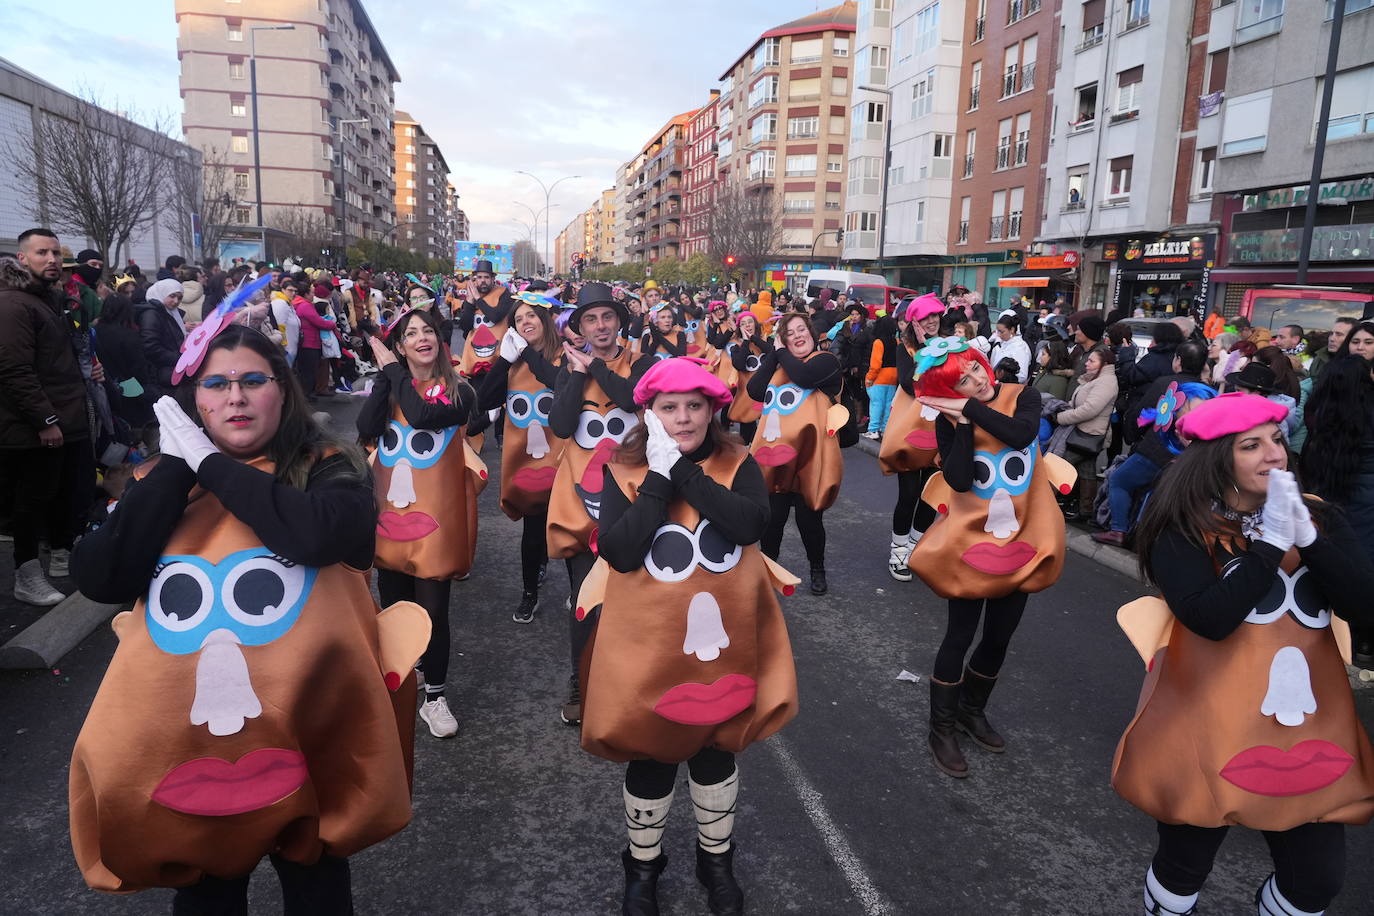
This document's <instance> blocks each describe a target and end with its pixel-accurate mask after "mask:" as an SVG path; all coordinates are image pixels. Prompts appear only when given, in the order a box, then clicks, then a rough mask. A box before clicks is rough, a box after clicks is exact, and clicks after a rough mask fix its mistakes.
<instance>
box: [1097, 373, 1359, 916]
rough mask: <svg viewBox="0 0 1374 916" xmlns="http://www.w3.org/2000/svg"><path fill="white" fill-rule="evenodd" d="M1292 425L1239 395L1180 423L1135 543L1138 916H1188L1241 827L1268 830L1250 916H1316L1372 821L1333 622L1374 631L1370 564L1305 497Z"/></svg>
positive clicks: (1133, 747)
mask: <svg viewBox="0 0 1374 916" xmlns="http://www.w3.org/2000/svg"><path fill="white" fill-rule="evenodd" d="M1285 412H1286V411H1285V409H1284V408H1283V407H1282V406H1280V405H1278V404H1275V403H1273V402H1272V401H1268V400H1266V399H1264V398H1261V397H1258V396H1256V395H1251V394H1242V393H1235V394H1227V395H1221V396H1219V397H1216V398H1213V399H1211V400H1210V401H1207V402H1205V403H1203V404H1201V405H1199V406H1198V407H1197V408H1195V409H1194V410H1192V411H1191V412H1190V413H1189V414H1188V415H1187V416H1185V417H1183V418H1182V419H1181V420H1180V421H1179V425H1180V427H1181V432H1182V433H1183V435H1184V436H1185V437H1186V438H1187V439H1188V440H1189V442H1190V444H1189V445H1188V447H1187V448H1186V449H1184V451H1183V454H1182V455H1181V456H1180V457H1179V458H1178V460H1177V461H1176V462H1175V463H1174V466H1173V467H1172V468H1170V469H1169V471H1168V472H1166V473H1165V475H1164V476H1163V478H1162V479H1161V481H1160V484H1159V486H1158V487H1156V488H1155V492H1154V495H1153V496H1152V497H1151V499H1150V501H1149V503H1148V504H1147V505H1146V507H1145V511H1144V514H1143V516H1142V518H1141V521H1140V525H1139V528H1138V534H1137V550H1138V552H1139V555H1140V564H1141V570H1142V572H1143V573H1144V574H1145V577H1146V578H1147V579H1148V580H1149V581H1150V583H1151V584H1153V585H1155V586H1156V587H1158V588H1159V590H1160V592H1161V593H1162V595H1163V599H1162V600H1160V599H1158V598H1145V599H1141V600H1139V601H1136V602H1133V603H1132V604H1130V605H1127V606H1126V607H1124V608H1122V609H1121V610H1120V612H1119V613H1118V620H1120V621H1121V624H1122V627H1123V629H1125V630H1126V632H1127V634H1128V635H1129V636H1130V638H1131V642H1132V643H1133V644H1134V645H1135V646H1136V647H1137V649H1138V650H1139V651H1140V654H1141V657H1142V659H1143V660H1144V661H1145V662H1146V665H1147V672H1148V673H1147V674H1146V677H1145V683H1144V686H1143V687H1142V689H1141V697H1140V701H1139V703H1138V705H1137V708H1136V714H1135V716H1134V718H1133V719H1132V720H1131V723H1130V725H1129V726H1127V729H1126V732H1125V734H1124V735H1122V738H1121V741H1120V743H1119V744H1118V746H1117V750H1116V758H1115V760H1114V762H1113V766H1112V786H1113V787H1114V788H1115V789H1116V791H1117V792H1118V793H1119V794H1120V795H1121V796H1122V797H1123V798H1125V799H1126V800H1127V801H1129V802H1130V803H1131V804H1133V805H1135V806H1136V807H1137V808H1139V809H1140V810H1141V811H1143V812H1145V813H1146V814H1147V815H1149V816H1150V817H1153V818H1154V819H1155V820H1156V821H1157V831H1158V835H1159V845H1158V847H1157V849H1156V852H1155V855H1154V859H1153V862H1152V863H1151V866H1150V868H1149V870H1148V871H1147V873H1146V875H1145V891H1144V897H1145V911H1146V912H1147V913H1154V914H1164V916H1170V914H1186V913H1192V912H1195V906H1196V904H1197V899H1198V894H1199V892H1200V891H1201V889H1202V886H1203V884H1204V883H1205V882H1206V880H1207V876H1208V874H1209V873H1210V872H1211V869H1212V862H1213V860H1214V858H1215V857H1216V854H1217V851H1218V849H1219V848H1220V846H1221V843H1222V841H1223V840H1224V839H1225V837H1226V833H1227V830H1228V829H1229V828H1230V827H1231V826H1233V825H1239V826H1243V827H1249V828H1251V829H1253V830H1260V831H1263V833H1264V839H1265V842H1266V843H1267V844H1268V846H1269V852H1270V856H1271V857H1272V859H1273V863H1274V871H1273V873H1271V874H1270V875H1269V876H1268V878H1266V879H1265V880H1264V881H1263V882H1262V883H1261V885H1260V887H1259V889H1258V890H1257V892H1256V894H1255V900H1256V903H1257V905H1258V911H1259V913H1260V916H1295V914H1319V913H1321V912H1323V911H1325V909H1326V908H1327V906H1328V905H1329V904H1330V903H1331V901H1332V899H1333V898H1334V897H1335V896H1336V894H1337V893H1338V892H1339V891H1340V888H1341V883H1342V881H1343V878H1344V872H1345V827H1344V825H1345V824H1363V823H1365V822H1367V821H1368V820H1369V819H1370V816H1371V814H1374V748H1371V747H1370V743H1369V738H1368V737H1367V736H1366V734H1365V731H1364V728H1363V726H1362V725H1361V724H1360V720H1359V718H1358V716H1357V715H1356V712H1355V708H1354V700H1353V697H1352V695H1351V691H1350V683H1349V680H1348V679H1347V677H1346V673H1345V665H1344V663H1343V662H1342V659H1341V648H1340V636H1339V635H1338V633H1337V630H1336V624H1337V622H1338V621H1337V620H1336V619H1335V617H1339V618H1341V619H1343V620H1348V621H1350V622H1352V623H1357V622H1358V623H1365V622H1368V621H1369V620H1370V619H1371V614H1370V610H1369V607H1370V606H1369V601H1368V596H1369V594H1370V592H1371V590H1374V566H1371V564H1370V563H1369V561H1368V559H1367V557H1366V556H1365V553H1364V551H1363V550H1362V549H1361V548H1360V546H1359V544H1358V543H1357V540H1356V536H1355V534H1354V532H1353V531H1352V530H1351V528H1350V526H1349V524H1348V523H1347V522H1346V520H1345V518H1344V514H1343V513H1341V512H1340V511H1339V510H1337V509H1335V508H1334V507H1331V506H1329V505H1327V504H1325V503H1322V502H1320V501H1318V500H1316V499H1312V498H1308V497H1304V496H1303V495H1302V493H1301V491H1300V489H1299V487H1298V483H1297V480H1296V478H1294V476H1293V475H1292V473H1290V472H1289V470H1288V468H1289V467H1291V456H1290V454H1289V452H1288V449H1287V447H1286V445H1285V442H1284V438H1283V434H1282V432H1281V431H1280V429H1279V423H1280V422H1281V421H1282V420H1283V418H1284V414H1285ZM1333 615H1334V617H1333Z"/></svg>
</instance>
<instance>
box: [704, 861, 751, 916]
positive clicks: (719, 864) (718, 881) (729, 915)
mask: <svg viewBox="0 0 1374 916" xmlns="http://www.w3.org/2000/svg"><path fill="white" fill-rule="evenodd" d="M734 861H735V847H733V846H731V847H730V848H729V849H727V850H726V851H725V852H722V853H713V852H707V851H706V850H704V849H702V848H701V846H700V844H698V845H697V880H698V881H700V882H701V884H702V887H704V888H706V905H707V906H708V907H710V909H711V916H738V914H740V913H743V912H744V891H742V890H740V886H739V883H738V882H737V881H735V871H734Z"/></svg>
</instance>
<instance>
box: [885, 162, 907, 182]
mask: <svg viewBox="0 0 1374 916" xmlns="http://www.w3.org/2000/svg"><path fill="white" fill-rule="evenodd" d="M905 183H906V166H904V165H894V166H893V167H892V168H890V169H888V170H887V184H888V187H891V186H892V185H894V184H905Z"/></svg>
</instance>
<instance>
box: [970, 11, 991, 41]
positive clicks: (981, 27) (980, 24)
mask: <svg viewBox="0 0 1374 916" xmlns="http://www.w3.org/2000/svg"><path fill="white" fill-rule="evenodd" d="M987 29H988V17H986V16H979V17H978V18H977V19H975V20H974V22H973V40H974V41H982V40H983V36H984V35H985V34H987Z"/></svg>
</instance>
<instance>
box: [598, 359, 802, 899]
mask: <svg viewBox="0 0 1374 916" xmlns="http://www.w3.org/2000/svg"><path fill="white" fill-rule="evenodd" d="M634 397H635V402H636V403H637V404H640V405H642V406H643V407H644V408H645V410H644V422H643V423H641V424H639V425H638V426H636V427H635V429H633V430H631V431H630V433H629V435H628V436H626V437H625V441H624V442H623V443H622V444H621V445H620V447H619V448H618V449H617V451H616V454H615V456H614V458H613V459H612V461H611V462H609V463H608V464H607V465H606V467H605V470H604V472H603V474H604V478H605V481H604V485H603V487H602V494H603V497H602V504H601V518H600V531H601V536H600V539H599V541H598V551H599V554H600V560H599V561H598V563H597V566H598V567H599V570H597V571H596V572H594V573H593V574H591V575H589V576H588V577H587V580H586V582H587V584H586V586H584V587H583V589H582V591H581V593H580V594H579V596H578V612H579V615H580V616H582V615H585V613H586V612H590V611H592V610H593V609H594V608H595V607H596V606H597V605H600V606H601V611H600V613H599V615H598V620H597V624H596V637H595V639H594V640H593V641H592V643H591V647H590V649H589V651H588V654H587V657H586V659H585V661H584V666H585V670H586V680H587V690H586V701H585V705H584V708H583V712H582V747H583V748H584V749H585V750H587V751H589V752H590V753H593V754H596V755H597V756H599V757H604V758H606V759H607V760H613V761H617V762H627V761H628V764H627V766H626V767H625V782H624V788H623V797H624V823H625V826H626V830H627V832H628V834H629V845H628V846H627V847H626V848H625V849H624V851H623V852H622V853H621V861H622V863H623V865H624V867H625V896H624V903H623V908H622V911H621V912H623V913H626V914H630V916H651V914H657V913H658V898H657V885H658V878H659V875H660V874H661V873H662V872H663V869H664V867H665V866H666V865H667V861H668V860H667V856H666V855H664V853H663V851H662V850H663V846H662V840H663V834H664V831H665V827H666V824H667V820H668V811H669V809H670V808H671V807H672V801H673V787H674V783H675V781H676V778H677V772H678V766H679V764H680V763H681V762H682V761H686V763H687V770H688V780H687V784H688V786H689V788H690V791H691V798H692V808H693V810H694V811H695V813H696V818H695V820H696V828H697V843H696V875H697V880H698V881H700V882H701V884H702V885H703V886H704V887H705V888H706V893H707V903H708V908H709V910H710V912H711V913H713V914H727V913H728V914H738V913H743V912H744V892H743V891H742V890H741V889H740V886H739V883H738V882H737V881H736V880H735V876H734V852H735V850H734V846H733V839H734V837H733V834H734V822H735V811H736V802H737V798H738V795H739V770H738V769H737V767H736V764H735V755H736V754H738V753H740V752H741V751H743V750H744V749H745V748H746V747H748V746H749V745H750V744H751V743H753V742H755V741H759V740H762V739H763V738H766V737H768V736H769V735H771V734H773V733H775V732H777V731H778V730H779V729H781V728H782V727H783V726H784V725H785V724H787V722H788V721H789V720H790V719H791V718H792V717H793V716H794V715H796V711H797V682H796V672H795V670H794V668H793V663H792V653H791V649H790V643H789V640H788V636H787V628H786V625H785V624H784V622H783V617H782V612H781V609H780V608H779V607H778V602H777V599H776V598H775V597H774V595H773V591H774V589H775V588H777V589H778V590H785V593H788V594H790V593H791V586H793V585H795V584H796V581H797V580H796V578H795V577H793V576H791V575H790V574H788V573H787V572H786V571H784V570H782V569H781V568H780V567H778V566H776V565H775V564H773V563H772V562H771V561H769V560H768V559H767V558H766V557H765V556H764V555H763V554H762V553H761V552H760V550H759V547H758V541H759V538H760V537H762V535H763V532H764V529H765V528H766V526H767V524H768V511H769V510H768V490H767V487H766V486H765V484H764V480H763V475H762V474H761V473H760V470H759V465H758V464H757V463H756V462H755V460H754V458H753V457H751V456H750V455H749V453H748V450H747V449H746V448H745V446H744V443H742V442H740V441H739V440H738V439H736V438H735V437H734V436H731V435H729V434H727V433H726V432H725V431H724V430H723V429H721V427H720V425H719V423H717V422H716V421H715V420H714V419H713V415H714V414H715V413H716V412H717V411H718V410H719V409H720V408H721V407H723V406H725V405H726V404H727V403H728V402H729V401H730V394H729V391H728V389H727V388H726V387H725V385H724V383H723V382H721V381H720V380H719V379H717V378H715V377H714V376H712V375H711V374H710V373H709V372H707V371H706V370H705V369H704V368H703V367H702V366H701V364H700V361H698V360H692V359H671V360H665V361H663V362H659V363H656V364H655V365H654V366H653V367H652V368H651V369H649V371H648V372H646V373H645V374H644V377H643V378H642V379H641V380H640V381H639V383H638V384H637V385H636V386H635V392H634ZM671 619H676V620H677V623H675V624H667V625H665V621H666V620H671ZM684 620H685V633H686V636H685V639H684V635H683V633H684V626H683V621H684ZM721 684H728V685H730V689H731V691H732V692H737V694H738V696H739V697H743V698H745V699H744V700H743V702H728V703H727V702H720V701H714V700H709V699H705V698H703V697H704V696H705V695H704V694H703V693H702V691H706V690H708V688H707V686H706V685H721Z"/></svg>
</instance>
